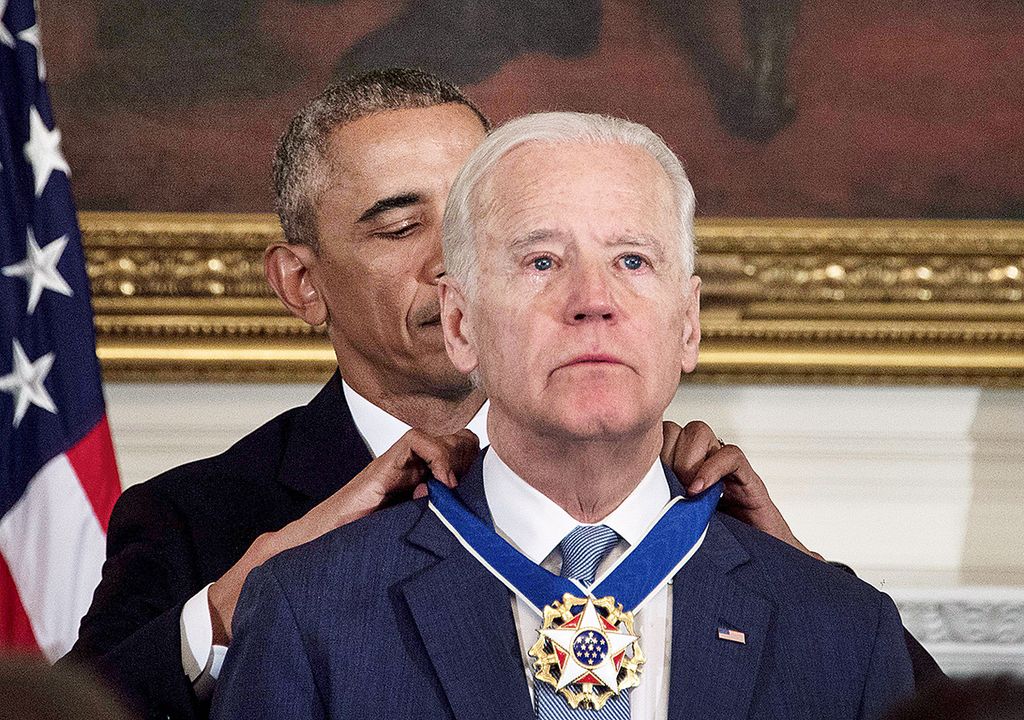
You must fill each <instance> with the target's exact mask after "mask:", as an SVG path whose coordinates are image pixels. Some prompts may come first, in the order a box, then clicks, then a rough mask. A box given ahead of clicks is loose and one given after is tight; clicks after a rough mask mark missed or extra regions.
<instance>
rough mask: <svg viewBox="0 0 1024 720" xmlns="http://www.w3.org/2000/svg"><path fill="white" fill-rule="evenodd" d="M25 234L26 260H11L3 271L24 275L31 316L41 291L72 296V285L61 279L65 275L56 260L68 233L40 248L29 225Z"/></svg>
mask: <svg viewBox="0 0 1024 720" xmlns="http://www.w3.org/2000/svg"><path fill="white" fill-rule="evenodd" d="M27 235H28V243H27V245H28V248H27V250H26V253H25V259H24V260H22V261H21V262H20V263H14V264H13V265H8V266H7V267H5V268H4V269H3V274H4V275H6V276H7V277H22V278H25V281H26V282H27V283H28V287H29V289H28V314H29V315H31V314H32V313H33V312H35V309H36V305H38V304H39V298H40V297H41V296H42V294H43V290H53V291H54V292H59V293H60V294H61V295H66V296H67V297H71V296H72V295H73V294H74V293H72V291H71V286H70V285H68V284H67V281H65V280H64V276H63V275H61V274H60V271H59V270H58V269H57V263H59V262H60V258H61V255H63V254H64V248H65V247H67V244H68V236H67V235H62V236H61V237H59V238H57V239H56V240H54V241H53V242H51V243H50V244H49V245H47V246H46V247H45V248H40V247H39V245H38V244H36V237H35V234H34V233H33V232H32V228H27Z"/></svg>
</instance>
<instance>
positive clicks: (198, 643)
mask: <svg viewBox="0 0 1024 720" xmlns="http://www.w3.org/2000/svg"><path fill="white" fill-rule="evenodd" d="M212 584H213V583H210V585H212ZM210 585H207V586H206V587H204V588H203V589H202V590H200V591H199V592H197V593H196V594H195V595H193V596H192V597H191V598H189V599H188V601H187V602H186V603H185V606H184V607H183V608H182V610H181V666H182V669H183V670H184V671H185V674H186V675H187V676H188V679H189V680H191V681H192V689H193V690H195V693H196V696H197V697H199V698H200V699H205V698H208V697H210V695H212V694H213V686H214V684H215V683H216V680H217V678H218V676H219V675H220V668H221V665H222V664H223V663H224V655H225V654H226V653H227V651H228V649H227V648H226V647H225V646H223V645H214V644H213V622H212V621H211V620H210V605H209V598H208V596H209V591H210Z"/></svg>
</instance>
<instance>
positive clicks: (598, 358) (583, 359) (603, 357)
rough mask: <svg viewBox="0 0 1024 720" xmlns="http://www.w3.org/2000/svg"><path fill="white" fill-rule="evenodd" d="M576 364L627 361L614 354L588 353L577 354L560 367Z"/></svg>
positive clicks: (618, 363) (607, 363) (617, 363)
mask: <svg viewBox="0 0 1024 720" xmlns="http://www.w3.org/2000/svg"><path fill="white" fill-rule="evenodd" d="M575 365H625V363H624V362H622V360H620V359H619V358H617V357H615V356H614V355H608V354H606V353H587V354H585V355H577V356H575V357H573V358H571V359H570V360H569V361H568V362H564V363H562V364H561V365H559V366H558V369H561V368H567V367H573V366H575Z"/></svg>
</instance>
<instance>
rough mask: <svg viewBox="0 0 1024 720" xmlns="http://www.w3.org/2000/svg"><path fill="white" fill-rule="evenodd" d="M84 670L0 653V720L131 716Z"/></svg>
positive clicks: (112, 719) (115, 719)
mask: <svg viewBox="0 0 1024 720" xmlns="http://www.w3.org/2000/svg"><path fill="white" fill-rule="evenodd" d="M134 717H135V716H134V715H132V714H131V713H130V712H128V711H127V710H126V709H125V708H124V707H123V706H122V705H121V704H120V703H119V702H118V701H117V700H116V699H115V698H114V696H113V695H112V694H111V693H110V691H108V690H107V688H106V687H104V686H103V685H101V684H100V683H99V682H97V681H96V679H95V678H93V677H92V676H91V675H89V674H88V673H86V672H85V671H84V670H78V669H75V668H68V667H61V668H52V667H50V666H49V665H47V664H46V663H44V662H43V661H42V660H37V659H34V658H30V657H27V656H26V657H20V656H0V720H133V719H134Z"/></svg>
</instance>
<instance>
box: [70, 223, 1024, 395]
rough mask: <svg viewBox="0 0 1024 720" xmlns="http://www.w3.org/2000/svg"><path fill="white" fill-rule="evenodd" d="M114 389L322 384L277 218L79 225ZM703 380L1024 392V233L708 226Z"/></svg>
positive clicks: (329, 359)
mask: <svg viewBox="0 0 1024 720" xmlns="http://www.w3.org/2000/svg"><path fill="white" fill-rule="evenodd" d="M81 225H82V232H83V236H84V241H85V249H86V258H87V265H88V270H89V276H90V278H91V280H92V289H93V304H94V308H95V313H96V330H97V339H98V352H99V356H100V360H101V362H102V364H103V368H104V373H105V375H106V377H107V379H108V380H117V381H143V382H145V381H169V380H171V381H173V380H206V381H214V380H216V381H228V380H230V381H275V382H282V381H313V380H319V379H322V378H323V377H324V376H325V375H326V374H328V373H329V372H330V369H331V367H332V366H333V363H334V356H333V352H332V349H331V347H330V345H329V344H328V343H327V341H326V338H325V336H324V333H323V332H322V330H320V329H312V328H309V327H307V326H305V325H303V324H302V323H300V322H299V321H297V320H294V319H292V318H291V317H289V316H288V315H287V314H286V313H285V311H284V310H283V308H282V307H281V306H280V304H279V303H278V302H277V300H276V298H274V297H273V295H272V294H271V293H270V291H269V289H268V288H267V286H266V283H265V281H264V279H263V268H262V259H261V256H262V252H263V249H264V247H265V246H266V245H267V243H268V242H270V241H272V240H276V239H278V238H280V229H279V227H278V224H277V221H276V218H274V217H273V216H271V215H227V214H224V215H195V214H150V213H142V214H134V213H131V214H130V213H82V214H81ZM698 236H699V242H700V246H701V253H700V260H699V262H698V267H699V274H700V275H701V277H702V278H703V281H704V285H703V298H702V302H703V313H702V333H703V342H702V346H701V350H702V354H701V363H700V367H699V369H698V371H697V372H696V373H695V374H694V375H693V376H692V379H693V380H694V381H705V382H708V381H710V382H754V383H784V382H829V383H835V382H842V383H860V384H868V383H871V384H889V383H894V384H977V385H984V386H1002V387H1024V222H1008V221H948V220H934V221H933V220H927V221H905V220H810V219H799V220H787V219H772V220H763V219H738V218H737V219H734V218H714V219H706V220H703V221H701V222H700V223H699V224H698Z"/></svg>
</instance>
